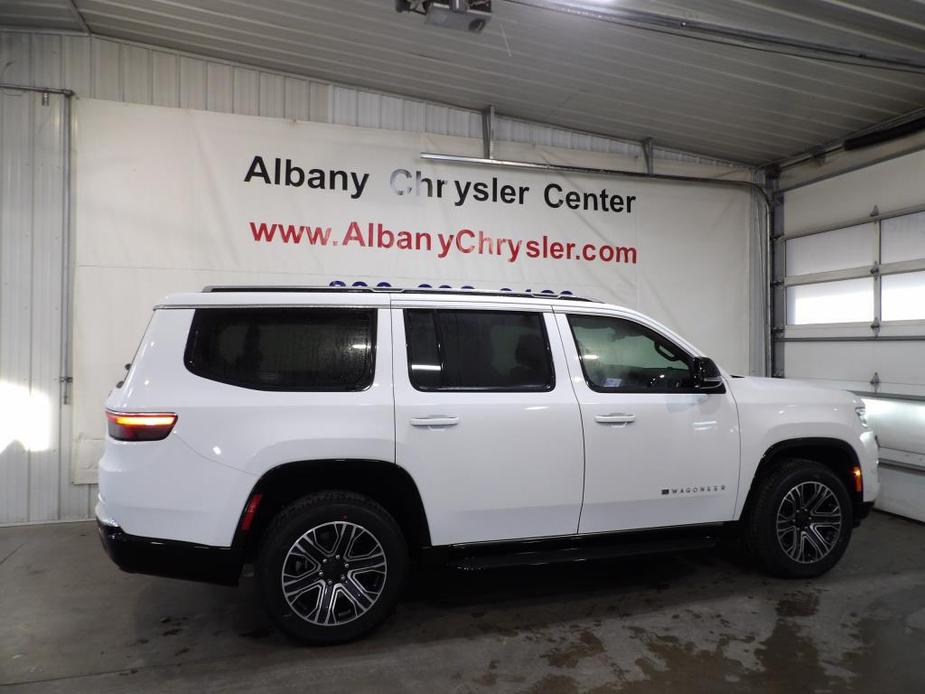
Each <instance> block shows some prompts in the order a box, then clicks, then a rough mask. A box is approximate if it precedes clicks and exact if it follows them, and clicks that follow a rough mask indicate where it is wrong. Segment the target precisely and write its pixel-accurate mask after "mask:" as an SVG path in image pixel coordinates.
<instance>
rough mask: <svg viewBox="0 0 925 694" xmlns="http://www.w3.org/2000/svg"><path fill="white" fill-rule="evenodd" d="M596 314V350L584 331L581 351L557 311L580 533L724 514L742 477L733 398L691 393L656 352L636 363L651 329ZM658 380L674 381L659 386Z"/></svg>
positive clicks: (729, 513)
mask: <svg viewBox="0 0 925 694" xmlns="http://www.w3.org/2000/svg"><path fill="white" fill-rule="evenodd" d="M598 316H599V318H598V319H596V320H601V321H605V323H602V324H601V325H600V326H596V327H597V329H598V332H599V333H600V334H599V335H598V336H597V338H595V339H597V340H598V342H597V344H596V346H597V347H599V348H600V349H596V350H591V349H590V345H589V344H587V343H588V342H589V341H590V339H589V338H587V335H590V332H589V333H586V342H585V343H583V344H584V348H583V354H582V355H581V356H580V355H579V349H578V347H577V346H576V340H575V336H574V334H573V330H572V327H571V325H570V324H569V321H568V318H567V316H566V315H562V314H558V315H557V320H558V323H559V329H560V332H561V334H562V337H563V341H564V343H565V352H566V358H567V360H568V367H569V373H570V376H571V378H572V383H573V385H574V387H575V393H576V395H577V396H578V400H579V403H580V406H581V413H582V421H583V423H584V435H585V455H586V463H585V493H584V503H583V506H582V511H581V522H580V525H579V532H581V533H592V532H606V531H614V530H627V529H637V528H655V527H662V526H671V525H687V524H691V523H709V522H715V521H725V520H729V519H731V518H732V517H733V511H734V507H735V499H736V491H737V485H738V474H739V427H738V415H737V412H736V408H735V403H734V401H733V399H732V396H731V395H730V394H729V393H728V392H726V393H716V394H705V393H697V392H691V390H692V389H691V388H690V387H689V386H690V384H689V378H688V375H687V374H685V373H684V369H683V368H682V365H683V364H679V363H673V364H672V363H671V362H667V361H666V363H664V364H658V363H657V362H658V361H659V356H658V355H657V353H656V352H654V351H653V355H654V356H653V357H652V358H651V359H650V360H649V363H642V362H644V361H645V360H644V359H643V357H641V356H640V355H641V352H642V351H643V348H644V344H645V339H644V337H645V335H646V334H655V333H653V331H652V329H651V328H646V329H645V331H644V332H640V333H637V332H635V329H634V327H633V326H635V325H637V324H635V323H633V322H632V321H627V320H625V319H622V318H618V317H616V316H612V317H605V316H602V315H601V314H598ZM606 321H614V327H615V329H614V331H613V332H612V336H613V339H614V341H615V344H613V345H608V344H606V342H607V339H608V338H605V337H602V335H604V334H607V333H606V331H607V330H610V328H609V327H608V326H607V324H606ZM616 341H619V342H620V343H619V344H616ZM660 349H664V348H663V347H660ZM676 349H677V350H678V351H679V352H681V351H682V350H680V348H676ZM592 352H601V353H600V354H598V353H592ZM583 361H584V363H585V368H584V369H583V368H582V362H583ZM589 369H590V370H589ZM589 379H590V383H591V385H589ZM665 382H668V383H670V384H671V385H670V386H661V385H660V384H661V383H665ZM650 384H651V385H650ZM592 386H593V387H592ZM595 388H596V389H595ZM620 388H624V389H625V391H623V392H620V391H619V389H620ZM669 388H670V389H673V390H669ZM659 390H662V391H663V392H658V391H659ZM653 391H655V392H653Z"/></svg>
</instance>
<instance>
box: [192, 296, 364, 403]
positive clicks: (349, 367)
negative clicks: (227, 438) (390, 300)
mask: <svg viewBox="0 0 925 694" xmlns="http://www.w3.org/2000/svg"><path fill="white" fill-rule="evenodd" d="M374 344H375V313H374V311H372V310H368V309H341V308H258V309H253V308H207V309H199V310H197V311H196V313H195V315H194V316H193V324H192V327H191V329H190V336H189V342H188V343H187V345H186V366H187V368H188V369H189V370H190V371H192V372H193V373H194V374H197V375H198V376H202V377H203V378H209V379H212V380H213V381H221V382H223V383H230V384H232V385H237V386H243V387H245V388H257V389H259V390H301V391H316V390H320V391H336V390H342V391H343V390H362V389H364V388H367V387H368V386H369V385H370V384H371V383H372V381H373V360H374V350H373V345H374Z"/></svg>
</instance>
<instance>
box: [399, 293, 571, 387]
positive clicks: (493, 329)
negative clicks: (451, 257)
mask: <svg viewBox="0 0 925 694" xmlns="http://www.w3.org/2000/svg"><path fill="white" fill-rule="evenodd" d="M404 313H405V332H406V336H407V342H408V374H409V377H410V379H411V384H412V385H413V386H414V387H415V388H417V389H418V390H427V391H432V390H450V391H505V392H510V391H515V392H517V391H544V390H552V388H553V386H554V385H555V377H554V375H553V374H554V371H553V367H552V356H551V354H550V351H549V342H548V340H547V337H546V324H545V322H544V319H543V314H542V313H533V312H530V313H526V312H525V313H517V312H514V311H452V310H430V309H406V310H405V312H404Z"/></svg>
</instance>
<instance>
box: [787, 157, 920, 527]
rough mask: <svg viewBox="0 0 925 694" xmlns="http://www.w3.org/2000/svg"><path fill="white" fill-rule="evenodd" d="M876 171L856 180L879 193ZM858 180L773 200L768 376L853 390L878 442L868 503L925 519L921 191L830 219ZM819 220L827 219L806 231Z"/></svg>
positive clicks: (848, 200)
mask: <svg viewBox="0 0 925 694" xmlns="http://www.w3.org/2000/svg"><path fill="white" fill-rule="evenodd" d="M923 161H925V160H923ZM876 168H877V167H871V169H872V170H871V171H869V172H868V173H869V176H871V177H876V184H875V185H876V186H880V185H882V184H883V180H882V179H883V176H884V170H883V169H881V170H879V171H877V170H873V169H876ZM886 172H887V174H889V169H886ZM862 174H863V172H857V173H856V174H853V175H852V177H851V178H850V179H848V180H845V181H842V182H839V181H833V182H831V183H829V184H828V185H827V186H825V187H824V188H820V189H819V190H818V191H812V190H804V191H793V193H788V194H787V195H785V197H784V220H785V222H784V229H783V236H782V237H780V239H779V240H778V242H777V243H776V244H775V255H776V258H775V264H776V267H777V268H778V274H777V277H778V283H777V284H778V286H777V287H776V291H775V295H776V297H777V300H778V304H779V305H778V307H777V311H776V315H777V318H778V322H779V321H780V318H781V316H782V315H785V316H786V318H785V322H784V324H783V325H780V324H778V326H777V329H776V330H775V340H776V347H775V353H776V355H777V357H778V363H777V364H776V372H777V374H778V375H786V376H787V377H788V378H798V379H806V380H811V381H815V382H819V383H823V384H829V385H832V386H835V387H839V388H846V389H848V390H852V391H854V392H855V393H858V394H860V395H862V396H863V397H864V399H865V401H866V402H867V407H868V412H869V415H870V419H871V423H872V426H873V427H874V429H875V431H876V432H877V434H878V438H879V440H880V443H881V474H882V479H883V484H884V489H883V493H882V498H881V500H880V502H879V505H880V506H881V507H882V508H884V509H885V510H888V511H892V512H895V513H899V514H901V515H906V516H910V517H915V518H918V519H920V520H925V194H922V193H921V191H920V192H919V196H921V197H920V199H919V200H918V201H917V204H915V205H910V206H906V207H903V208H901V209H894V210H888V209H881V208H880V206H879V205H877V204H876V203H875V204H874V205H873V206H872V207H871V208H870V211H869V213H868V214H867V215H866V216H863V217H853V218H843V219H842V220H839V219H838V215H839V211H840V210H841V209H843V208H844V207H846V206H847V207H849V208H850V207H851V206H856V205H857V204H858V203H857V201H855V200H854V199H853V196H854V195H855V194H856V192H857V191H858V190H859V185H862V181H863V180H864V179H863V175H862ZM846 178H847V177H846ZM869 180H872V179H869ZM918 180H921V178H920V177H919V178H918ZM817 185H818V184H817ZM898 185H902V182H898ZM862 187H863V186H862ZM808 188H812V186H810V187H808ZM860 195H861V197H863V196H864V193H863V192H861V193H860ZM874 197H876V195H874ZM791 199H792V200H793V203H794V205H793V209H792V210H790V209H788V203H789V201H790V200H791ZM814 199H815V204H814ZM839 201H844V202H845V205H842V204H839ZM868 202H870V201H869V200H868ZM890 202H894V201H892V200H891V201H890ZM820 215H822V216H825V215H829V216H831V217H832V221H831V222H829V223H824V224H818V221H819V217H820ZM813 221H815V222H817V223H816V224H815V225H813V226H809V225H807V222H813ZM781 269H782V270H783V273H782V274H783V276H782V277H781V273H780V270H781Z"/></svg>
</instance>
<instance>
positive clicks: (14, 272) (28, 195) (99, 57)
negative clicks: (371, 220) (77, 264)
mask: <svg viewBox="0 0 925 694" xmlns="http://www.w3.org/2000/svg"><path fill="white" fill-rule="evenodd" d="M0 83H4V84H18V85H26V86H38V87H48V88H65V89H70V90H73V91H74V92H75V93H76V96H77V98H80V97H93V98H97V99H107V100H112V101H124V102H133V103H144V104H154V105H161V106H168V107H178V108H191V109H204V110H211V111H222V112H228V113H239V114H249V115H260V116H267V117H275V118H293V119H298V120H310V121H318V122H328V123H337V124H342V125H355V126H362V127H372V128H383V129H387V130H403V131H410V132H428V133H436V134H443V135H454V136H461V137H472V138H480V137H481V117H480V115H479V114H478V113H475V112H472V111H468V110H464V109H458V108H453V107H449V106H444V105H439V104H430V103H425V102H423V101H419V100H415V99H406V98H403V97H400V96H393V95H387V94H379V93H374V92H369V91H361V90H357V89H354V88H351V87H347V86H339V85H332V84H327V83H323V82H318V81H313V80H310V79H307V78H304V77H300V76H296V75H286V74H279V73H272V72H268V71H264V70H259V69H254V68H251V67H248V66H246V65H239V64H233V63H229V62H223V61H219V60H213V59H207V58H203V57H199V56H195V55H188V54H182V53H179V52H177V51H172V50H168V49H161V48H154V47H150V46H144V45H139V44H133V43H129V42H120V41H113V40H108V39H102V38H96V37H86V36H79V35H72V34H69V35H58V34H53V33H28V32H20V31H13V30H8V31H0ZM63 99H64V98H63V97H61V96H57V95H49V98H48V104H47V105H46V104H45V103H44V102H43V97H42V95H41V94H37V93H32V92H24V91H17V90H9V89H6V90H0V386H2V387H8V388H16V389H17V390H16V392H17V393H19V394H20V395H17V397H18V398H20V399H22V397H25V398H26V399H27V400H28V401H29V402H31V403H33V405H34V403H39V406H40V405H41V397H43V396H47V398H48V402H49V403H50V409H51V412H52V414H51V415H50V417H51V419H50V421H49V424H48V426H47V427H45V428H44V429H43V431H45V432H46V433H47V434H48V442H47V443H48V446H47V448H44V449H43V450H33V451H27V450H24V448H23V447H22V446H21V445H20V444H19V443H13V444H11V445H6V446H5V447H4V444H3V442H2V441H0V524H4V523H22V522H33V521H43V520H55V519H69V518H86V517H88V516H89V515H90V514H91V513H92V509H93V505H94V503H95V498H96V488H95V486H92V485H79V486H78V485H73V484H71V481H70V473H69V470H70V462H69V456H70V451H69V450H67V449H66V448H62V447H61V446H60V445H59V441H68V440H70V430H69V427H70V412H69V408H68V407H67V406H64V407H63V408H61V409H60V410H59V407H58V405H59V403H61V399H62V392H61V385H60V384H59V382H58V380H57V379H58V378H59V377H60V376H61V375H63V374H65V373H66V369H65V368H64V367H63V366H62V360H63V359H64V356H65V355H64V352H63V351H62V343H63V337H64V336H65V335H66V334H67V331H66V330H65V329H64V327H65V326H66V324H67V321H66V310H67V309H68V308H69V302H68V301H67V300H64V301H62V291H61V287H62V282H64V283H65V284H67V277H66V276H64V275H65V271H69V269H70V267H71V264H70V262H69V261H68V260H66V253H67V248H66V230H67V226H66V225H65V223H64V217H63V210H64V197H63V196H64V188H63V185H62V179H63V172H62V167H63V165H64V161H65V158H64V153H63V149H62V147H63V142H64V137H65V120H64V101H63ZM139 135H140V136H142V135H143V134H139ZM495 137H496V140H498V141H499V142H501V143H504V142H505V141H507V142H519V143H530V144H536V145H542V146H555V147H562V148H567V149H572V150H576V151H582V152H598V153H601V154H603V155H614V161H615V162H616V161H617V159H618V158H619V159H622V161H620V162H619V163H620V165H621V166H624V167H625V166H626V159H627V158H630V160H631V161H632V162H635V168H637V169H639V170H644V164H643V157H642V151H641V149H640V147H639V146H638V145H637V144H634V143H628V142H621V141H618V140H613V139H608V138H603V137H596V136H592V135H588V134H585V133H577V132H570V131H568V130H564V129H561V128H552V127H547V126H543V125H536V124H531V123H524V122H519V121H514V120H511V119H507V118H499V119H498V121H497V123H496V128H495ZM501 151H503V144H502V150H501ZM655 155H656V162H657V163H656V171H658V172H664V173H677V172H683V173H688V174H692V175H704V176H737V177H742V176H750V175H751V172H750V171H747V170H743V168H742V167H736V166H734V165H731V164H728V163H723V162H717V161H713V160H709V159H705V158H703V157H698V156H694V155H687V154H683V153H678V152H673V151H667V150H661V149H656V152H655ZM614 166H616V163H615V164H614ZM759 221H760V215H759V213H758V212H757V207H756V213H755V222H754V224H753V228H752V229H751V232H750V233H751V234H752V237H753V238H755V237H756V235H758V234H760V233H761V231H760V224H759ZM756 247H757V245H756ZM762 267H763V261H762V260H761V258H760V255H758V254H755V262H754V263H753V266H752V271H753V278H754V280H755V284H753V286H754V287H755V290H754V292H753V293H754V294H755V306H756V308H755V312H756V315H758V316H760V315H761V309H760V305H761V302H762V300H761V298H760V293H761V285H762V284H763V280H761V277H760V274H755V273H756V272H757V271H758V270H760V268H762ZM760 336H761V325H760V322H757V323H756V325H755V334H754V336H753V340H752V342H753V344H754V345H755V347H754V349H753V352H754V355H755V356H753V362H754V363H756V364H757V363H760V362H761V359H762V357H761V348H760ZM22 393H25V395H24V396H23V395H22ZM33 396H34V397H33ZM30 398H31V399H30ZM9 402H12V399H11V398H10V399H9ZM18 409H19V410H21V408H18ZM0 436H2V430H0ZM37 448H38V447H37Z"/></svg>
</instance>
